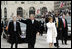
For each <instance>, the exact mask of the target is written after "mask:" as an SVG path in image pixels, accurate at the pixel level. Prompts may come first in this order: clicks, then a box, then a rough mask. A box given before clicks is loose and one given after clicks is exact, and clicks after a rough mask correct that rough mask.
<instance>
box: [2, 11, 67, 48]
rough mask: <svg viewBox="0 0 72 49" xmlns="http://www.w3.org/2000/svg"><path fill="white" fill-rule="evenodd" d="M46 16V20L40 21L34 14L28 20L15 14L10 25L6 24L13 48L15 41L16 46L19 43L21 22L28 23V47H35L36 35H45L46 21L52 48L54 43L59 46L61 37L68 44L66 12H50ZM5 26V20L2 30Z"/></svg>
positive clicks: (49, 42)
mask: <svg viewBox="0 0 72 49" xmlns="http://www.w3.org/2000/svg"><path fill="white" fill-rule="evenodd" d="M44 16H45V22H43V21H40V22H39V21H37V20H35V15H34V14H30V17H29V19H26V20H23V19H22V17H21V16H20V15H17V16H13V20H12V21H11V22H9V24H8V25H6V26H7V27H6V29H7V30H8V34H9V35H10V40H11V48H13V44H14V43H15V47H16V48H17V45H18V41H19V38H20V35H21V28H20V24H19V22H22V23H25V24H26V25H27V27H26V28H27V29H26V40H27V42H28V48H34V45H35V43H36V35H39V34H41V35H43V30H44V23H46V26H47V27H46V32H47V43H48V44H49V47H50V48H52V47H53V44H54V46H55V47H57V48H59V41H58V40H59V39H61V40H62V44H66V45H67V37H68V25H67V20H66V19H65V13H62V14H60V13H59V12H58V11H57V12H55V13H50V12H49V13H48V14H46V15H44ZM17 19H18V20H17ZM17 21H19V22H17ZM3 27H4V25H3V22H1V30H3ZM1 34H2V31H1Z"/></svg>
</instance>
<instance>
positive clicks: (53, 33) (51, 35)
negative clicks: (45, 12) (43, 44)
mask: <svg viewBox="0 0 72 49" xmlns="http://www.w3.org/2000/svg"><path fill="white" fill-rule="evenodd" d="M47 28H48V30H47V42H48V43H56V37H57V30H56V27H55V23H50V22H48V23H47Z"/></svg>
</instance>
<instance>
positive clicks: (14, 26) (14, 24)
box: [14, 23, 16, 31]
mask: <svg viewBox="0 0 72 49" xmlns="http://www.w3.org/2000/svg"><path fill="white" fill-rule="evenodd" d="M14 31H16V23H14Z"/></svg>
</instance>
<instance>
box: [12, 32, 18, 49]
mask: <svg viewBox="0 0 72 49" xmlns="http://www.w3.org/2000/svg"><path fill="white" fill-rule="evenodd" d="M14 33H16V32H14ZM14 43H15V48H17V46H18V36H16V35H14V37H12V41H11V48H13V45H14Z"/></svg>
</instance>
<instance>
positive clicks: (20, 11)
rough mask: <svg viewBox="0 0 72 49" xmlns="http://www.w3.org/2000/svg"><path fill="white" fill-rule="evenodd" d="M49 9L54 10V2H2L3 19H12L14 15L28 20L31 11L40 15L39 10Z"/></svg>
mask: <svg viewBox="0 0 72 49" xmlns="http://www.w3.org/2000/svg"><path fill="white" fill-rule="evenodd" d="M44 7H45V8H47V11H52V10H54V1H1V16H2V18H10V17H11V16H12V15H20V16H22V17H24V18H28V17H29V14H30V13H31V11H32V12H33V13H34V14H38V13H37V10H40V9H42V8H44Z"/></svg>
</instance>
